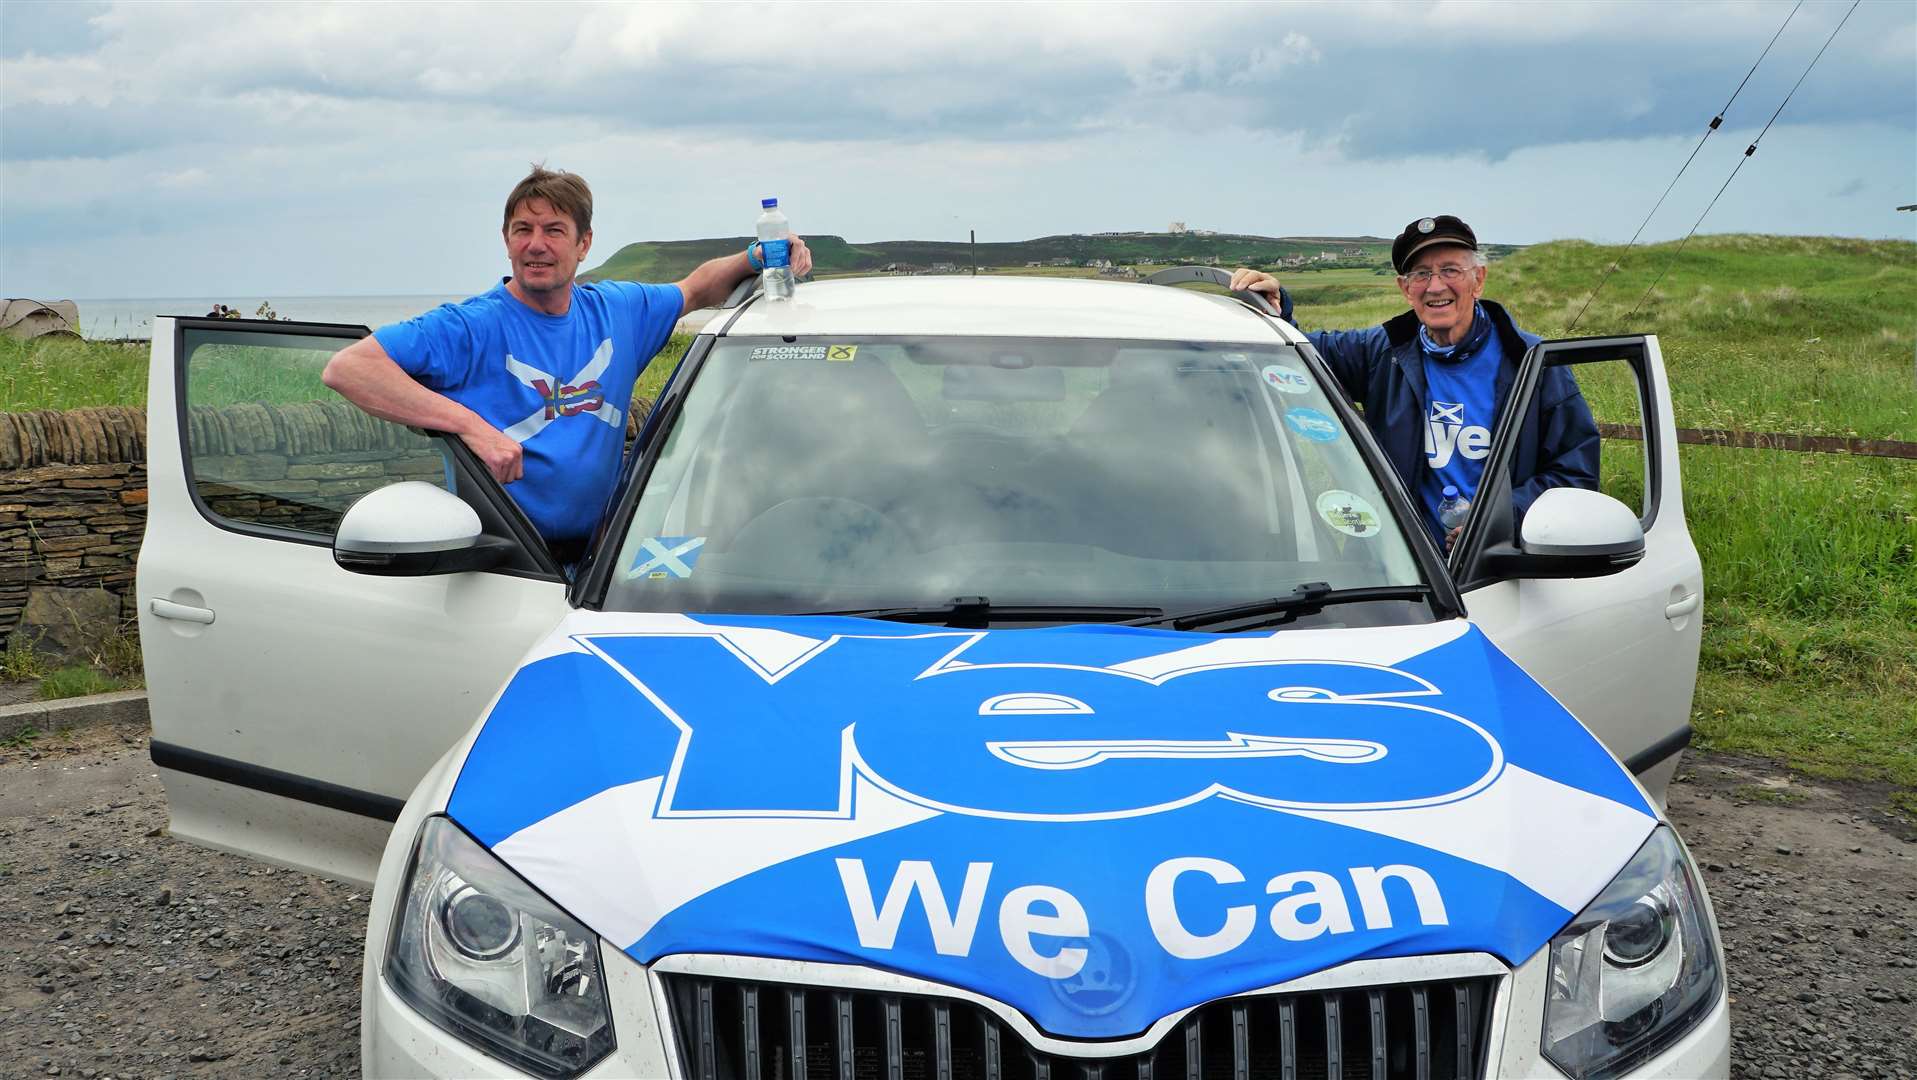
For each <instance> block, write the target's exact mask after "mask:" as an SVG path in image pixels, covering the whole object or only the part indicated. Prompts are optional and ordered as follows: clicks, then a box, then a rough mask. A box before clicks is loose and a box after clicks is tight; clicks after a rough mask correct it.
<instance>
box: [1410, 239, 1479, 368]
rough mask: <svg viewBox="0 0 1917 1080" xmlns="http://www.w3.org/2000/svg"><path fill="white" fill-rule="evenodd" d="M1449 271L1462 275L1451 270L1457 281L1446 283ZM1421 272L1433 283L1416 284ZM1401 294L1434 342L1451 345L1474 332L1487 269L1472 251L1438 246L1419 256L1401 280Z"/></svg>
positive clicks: (1453, 246) (1463, 248) (1449, 246)
mask: <svg viewBox="0 0 1917 1080" xmlns="http://www.w3.org/2000/svg"><path fill="white" fill-rule="evenodd" d="M1448 268H1456V269H1461V270H1463V273H1462V274H1457V273H1456V272H1455V270H1452V271H1451V273H1452V274H1453V275H1454V277H1455V280H1452V281H1446V280H1445V277H1446V274H1447V269H1448ZM1419 271H1429V272H1430V274H1431V278H1430V280H1429V281H1428V282H1423V283H1420V282H1419V281H1417V280H1416V278H1417V276H1418V273H1419ZM1398 290H1399V291H1400V292H1402V293H1404V298H1405V300H1406V301H1408V302H1409V303H1410V304H1411V310H1412V311H1414V312H1416V313H1417V316H1418V321H1419V322H1421V323H1423V324H1424V326H1425V329H1426V330H1429V331H1430V332H1431V340H1433V341H1435V342H1437V343H1438V344H1440V345H1450V344H1453V343H1455V342H1457V341H1458V340H1460V339H1462V338H1463V337H1464V333H1465V331H1467V330H1469V329H1470V328H1471V310H1472V305H1474V304H1476V303H1477V301H1478V297H1480V296H1483V295H1484V267H1482V266H1479V265H1477V261H1476V260H1475V259H1474V258H1473V257H1472V252H1471V249H1470V248H1466V247H1460V246H1458V245H1455V244H1439V245H1437V246H1434V247H1428V248H1426V249H1424V250H1423V251H1420V252H1418V256H1417V258H1415V259H1412V260H1411V265H1410V266H1409V267H1407V268H1406V270H1405V273H1404V274H1402V275H1400V276H1399V278H1398Z"/></svg>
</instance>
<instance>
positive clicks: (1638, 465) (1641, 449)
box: [1451, 337, 1664, 590]
mask: <svg viewBox="0 0 1917 1080" xmlns="http://www.w3.org/2000/svg"><path fill="white" fill-rule="evenodd" d="M1552 370H1564V371H1568V372H1569V373H1570V374H1571V376H1572V377H1573V378H1575V379H1576V381H1577V386H1578V390H1579V392H1580V393H1581V394H1582V395H1583V397H1584V400H1585V403H1586V404H1587V405H1588V406H1589V407H1590V409H1591V413H1592V416H1593V418H1594V419H1596V421H1597V422H1598V431H1599V440H1600V441H1599V451H1600V456H1599V466H1598V490H1600V491H1602V492H1603V493H1604V494H1606V495H1610V496H1611V497H1613V498H1615V499H1617V500H1618V501H1619V502H1622V503H1624V504H1625V505H1626V506H1629V507H1633V508H1635V509H1636V510H1637V511H1638V520H1639V523H1640V524H1641V525H1642V527H1643V529H1644V531H1645V533H1646V534H1647V535H1648V534H1649V533H1650V532H1651V529H1652V526H1653V525H1654V524H1655V522H1656V521H1657V516H1658V502H1659V492H1660V491H1661V490H1662V489H1663V478H1662V476H1661V473H1662V466H1661V465H1660V462H1662V461H1663V460H1664V453H1663V446H1662V439H1663V438H1664V432H1663V431H1662V429H1661V425H1660V420H1659V417H1658V413H1657V408H1658V407H1657V401H1658V398H1657V395H1656V393H1655V387H1654V385H1653V380H1652V378H1651V374H1650V354H1649V351H1648V349H1647V346H1646V344H1645V339H1643V338H1638V337H1628V338H1590V339H1580V340H1575V341H1553V342H1546V343H1545V344H1543V345H1540V346H1537V347H1535V348H1534V349H1533V350H1532V352H1531V354H1529V355H1527V356H1526V358H1525V361H1524V363H1523V365H1521V369H1520V371H1519V374H1518V378H1517V379H1515V380H1514V382H1513V385H1512V388H1511V396H1510V399H1509V400H1508V401H1506V402H1505V403H1504V407H1503V410H1502V412H1501V415H1523V414H1524V413H1525V412H1526V411H1527V408H1528V404H1529V401H1530V399H1531V398H1532V397H1534V396H1535V395H1539V394H1543V393H1546V392H1547V388H1548V384H1547V383H1546V382H1545V373H1546V372H1548V371H1552ZM1513 444H1514V440H1512V439H1510V438H1508V437H1507V433H1506V432H1505V431H1504V430H1503V429H1502V427H1501V428H1500V430H1499V432H1498V436H1497V441H1496V443H1495V444H1494V445H1493V447H1492V452H1491V456H1490V458H1489V459H1488V460H1487V464H1486V469H1485V483H1484V485H1483V487H1482V488H1481V489H1480V490H1479V493H1478V495H1479V497H1478V498H1477V500H1475V502H1474V504H1473V506H1472V508H1471V516H1470V518H1469V519H1468V520H1467V521H1466V523H1465V531H1464V533H1463V535H1462V536H1461V537H1460V538H1459V541H1458V544H1457V546H1456V548H1455V549H1454V550H1453V551H1452V553H1451V568H1452V575H1453V577H1454V578H1456V579H1457V581H1458V583H1459V587H1460V588H1462V589H1466V590H1470V589H1475V588H1478V587H1479V586H1482V585H1484V584H1487V583H1489V582H1491V581H1494V580H1497V575H1496V574H1495V573H1493V572H1491V571H1490V570H1489V569H1488V568H1487V563H1486V556H1487V554H1488V553H1489V552H1490V551H1491V549H1493V548H1494V547H1496V546H1499V545H1507V546H1508V545H1512V544H1515V543H1516V542H1517V535H1518V516H1517V514H1516V513H1515V512H1514V510H1513V508H1512V499H1511V490H1512V484H1511V479H1510V475H1509V470H1510V467H1511V460H1512V456H1513V452H1514V450H1515V446H1514V445H1513Z"/></svg>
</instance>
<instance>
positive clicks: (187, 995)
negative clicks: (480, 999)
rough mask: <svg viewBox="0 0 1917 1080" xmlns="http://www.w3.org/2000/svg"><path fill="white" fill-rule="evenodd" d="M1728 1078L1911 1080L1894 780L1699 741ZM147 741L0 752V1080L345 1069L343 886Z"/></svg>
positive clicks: (1914, 1048) (351, 971) (1914, 1068)
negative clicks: (170, 789)
mask: <svg viewBox="0 0 1917 1080" xmlns="http://www.w3.org/2000/svg"><path fill="white" fill-rule="evenodd" d="M1672 791H1673V794H1672V814H1673V817H1674V819H1675V820H1676V821H1677V823H1678V826H1679V828H1680V829H1681V830H1682V831H1683V834H1684V836H1685V839H1686V841H1687V842H1688V843H1689V844H1690V845H1691V850H1692V851H1693V853H1694V854H1695V855H1696V856H1697V858H1698V860H1699V861H1700V862H1701V863H1703V864H1704V866H1705V877H1706V880H1707V881H1708V882H1709V884H1710V889H1711V895H1712V898H1713V900H1714V901H1715V903H1716V905H1717V915H1718V919H1719V922H1720V924H1721V926H1722V928H1723V932H1724V938H1725V946H1726V949H1727V951H1728V954H1729V958H1730V979H1731V996H1732V1001H1733V1003H1734V1008H1735V1010H1736V1012H1735V1014H1734V1018H1733V1021H1734V1024H1735V1034H1734V1043H1733V1068H1732V1075H1733V1076H1735V1077H1738V1078H1740V1080H1746V1078H1747V1080H1785V1078H1790V1080H1796V1078H1798V1077H1822V1078H1831V1080H1837V1078H1844V1077H1852V1078H1860V1080H1861V1078H1885V1080H1888V1078H1893V1077H1900V1078H1901V1077H1911V1076H1913V1075H1917V828H1913V825H1912V823H1911V822H1909V821H1908V820H1906V819H1902V818H1898V817H1895V816H1893V815H1891V814H1889V813H1888V812H1886V810H1885V805H1886V801H1885V792H1884V791H1883V790H1882V789H1881V788H1877V787H1872V786H1869V785H1861V784H1846V785H1836V784H1822V783H1818V784H1813V783H1809V782H1806V781H1804V780H1803V779H1801V778H1792V777H1790V776H1789V775H1788V774H1786V773H1783V772H1781V771H1779V770H1777V769H1775V768H1774V767H1772V766H1769V765H1767V764H1765V763H1762V762H1756V761H1749V760H1744V759H1738V758H1731V757H1724V756H1717V755H1707V754H1701V753H1692V754H1690V755H1688V756H1687V757H1686V759H1685V769H1684V773H1683V775H1682V776H1681V777H1680V783H1679V784H1678V785H1677V786H1676V787H1674V788H1673V789H1672ZM165 826H166V809H165V803H164V796H163V792H162V790H161V787H160V782H159V780H158V778H157V777H156V776H155V775H154V771H153V768H152V765H151V763H150V762H149V761H148V760H147V750H146V732H145V731H144V730H141V729H135V728H125V729H115V728H101V729H91V730H87V731H84V732H78V733H74V734H70V735H64V736H54V737H48V738H43V739H41V740H38V741H37V742H35V743H33V744H31V745H28V746H0V925H5V926H10V927H13V928H14V929H13V930H12V932H10V933H9V934H7V935H6V936H5V938H4V940H0V1031H5V1032H6V1037H5V1039H3V1040H0V1076H7V1077H16V1076H19V1077H26V1076H69V1077H70V1076H80V1077H88V1078H96V1080H97V1078H103V1077H117V1078H121V1080H127V1078H134V1077H188V1076H195V1077H197V1076H246V1077H257V1076H294V1077H315V1078H317V1077H346V1076H357V1075H358V1073H359V962H360V939H361V936H362V934H363V933H364V931H365V926H366V905H367V898H366V897H365V896H363V895H361V894H360V890H359V889H358V888H357V887H356V886H350V885H344V884H340V883H336V882H331V881H325V880H322V879H320V878H316V877H312V876H311V875H307V874H301V873H297V872H294V871H290V870H277V869H271V868H266V867H260V866H256V865H253V864H251V863H249V862H247V861H246V860H244V859H240V858H236V857H233V856H229V855H220V854H216V853H214V852H210V851H203V850H201V849H199V848H195V847H191V846H189V845H186V844H183V843H180V842H178V841H175V840H173V839H172V838H171V837H169V836H167V835H166V832H165Z"/></svg>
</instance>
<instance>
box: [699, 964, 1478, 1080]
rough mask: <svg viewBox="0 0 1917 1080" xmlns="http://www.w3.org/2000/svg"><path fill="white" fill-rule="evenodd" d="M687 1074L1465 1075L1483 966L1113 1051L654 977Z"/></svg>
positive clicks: (1227, 1001)
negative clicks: (1056, 1045)
mask: <svg viewBox="0 0 1917 1080" xmlns="http://www.w3.org/2000/svg"><path fill="white" fill-rule="evenodd" d="M661 977H662V978H663V979H664V980H665V986H666V990H667V995H668V997H669V999H670V1001H671V1006H672V1022H673V1028H674V1031H675V1033H676V1034H677V1036H678V1045H679V1055H680V1067H681V1071H682V1073H683V1074H684V1076H685V1077H686V1078H687V1080H1171V1078H1178V1080H1264V1078H1267V1077H1268V1078H1270V1080H1338V1078H1344V1080H1363V1078H1370V1080H1399V1078H1404V1080H1478V1078H1479V1077H1481V1076H1482V1075H1483V1072H1484V1046H1485V1032H1486V1029H1487V1027H1488V1026H1489V1021H1490V1014H1491V1008H1490V1002H1491V998H1492V994H1493V991H1494V990H1495V988H1496V982H1497V981H1496V979H1495V978H1471V979H1455V980H1448V981H1444V982H1427V983H1413V984H1394V985H1391V986H1385V987H1372V988H1358V989H1345V990H1325V991H1316V992H1311V993H1302V994H1257V995H1248V996H1245V997H1235V998H1224V999H1220V1000H1218V1001H1213V1002H1209V1003H1207V1004H1205V1005H1202V1006H1200V1007H1198V1008H1197V1009H1194V1010H1193V1011H1192V1012H1190V1013H1189V1014H1187V1015H1186V1017H1185V1019H1184V1020H1183V1021H1181V1022H1180V1023H1179V1024H1178V1026H1176V1027H1174V1028H1173V1029H1172V1030H1171V1031H1170V1032H1168V1033H1166V1035H1165V1036H1164V1037H1163V1038H1161V1039H1160V1040H1159V1041H1158V1043H1157V1045H1155V1046H1153V1047H1152V1048H1151V1049H1150V1050H1147V1051H1144V1052H1142V1053H1133V1054H1126V1055H1122V1056H1118V1057H1105V1056H1096V1055H1095V1053H1093V1051H1094V1049H1095V1047H1096V1044H1090V1043H1088V1044H1086V1050H1087V1053H1085V1054H1083V1055H1080V1054H1070V1053H1067V1054H1057V1053H1044V1052H1040V1051H1038V1050H1036V1049H1034V1048H1033V1047H1031V1046H1030V1045H1028V1044H1027V1043H1026V1041H1025V1040H1024V1038H1022V1037H1021V1036H1020V1035H1019V1034H1018V1032H1016V1031H1015V1030H1013V1029H1011V1028H1009V1027H1008V1026H1007V1025H1006V1024H1004V1023H1003V1022H1002V1021H1001V1020H1000V1019H999V1017H998V1016H997V1015H995V1014H994V1013H992V1012H991V1011H990V1010H987V1009H985V1008H982V1007H980V1006H978V1005H975V1004H973V1003H971V1002H969V1001H964V1000H960V999H955V998H943V997H932V996H924V995H916V994H894V993H885V992H878V991H868V990H843V989H835V988H820V987H805V986H789V985H785V984H781V983H761V982H745V981H739V980H733V979H715V978H705V977H702V976H696V975H684V974H671V975H662V976H661Z"/></svg>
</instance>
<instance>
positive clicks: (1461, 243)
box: [1231, 214, 1598, 550]
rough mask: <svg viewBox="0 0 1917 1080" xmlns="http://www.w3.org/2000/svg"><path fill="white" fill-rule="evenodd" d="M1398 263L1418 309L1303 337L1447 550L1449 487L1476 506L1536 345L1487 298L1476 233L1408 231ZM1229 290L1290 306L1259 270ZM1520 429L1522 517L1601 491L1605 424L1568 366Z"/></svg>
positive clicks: (1448, 224)
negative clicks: (1541, 501)
mask: <svg viewBox="0 0 1917 1080" xmlns="http://www.w3.org/2000/svg"><path fill="white" fill-rule="evenodd" d="M1391 264H1392V266H1393V267H1395V268H1396V269H1397V271H1398V289H1399V291H1400V292H1402V293H1403V294H1404V298H1405V300H1406V301H1407V302H1408V303H1409V304H1410V305H1411V310H1410V311H1407V312H1405V313H1404V314H1402V315H1399V316H1397V317H1396V318H1393V319H1390V320H1388V321H1386V322H1385V323H1384V324H1383V325H1381V326H1374V327H1369V328H1366V329H1363V330H1325V331H1317V332H1314V333H1311V334H1307V335H1306V336H1307V337H1308V338H1310V339H1311V343H1312V345H1313V347H1315V348H1316V349H1317V350H1318V352H1319V354H1320V355H1321V356H1323V357H1324V359H1325V363H1326V364H1327V365H1329V366H1330V368H1331V370H1332V373H1333V374H1334V375H1336V376H1337V377H1338V382H1339V383H1340V384H1341V385H1342V386H1343V387H1344V390H1345V393H1346V394H1347V395H1349V396H1350V398H1351V400H1353V401H1355V402H1357V403H1358V404H1359V405H1362V406H1363V407H1364V411H1365V412H1364V415H1365V426H1366V427H1368V428H1370V429H1371V433H1372V435H1373V436H1374V437H1375V438H1376V439H1377V441H1378V445H1379V447H1381V448H1382V449H1383V450H1384V452H1385V456H1386V457H1388V458H1390V459H1391V463H1392V465H1394V466H1395V467H1396V468H1397V470H1398V475H1399V476H1400V477H1402V478H1403V480H1404V482H1405V486H1406V487H1407V488H1408V489H1409V490H1410V492H1411V494H1412V495H1413V496H1414V497H1415V498H1416V500H1417V502H1418V504H1419V506H1420V507H1421V509H1422V510H1423V516H1424V526H1425V529H1426V531H1427V532H1429V533H1430V534H1431V536H1432V538H1433V539H1435V540H1437V541H1438V545H1439V547H1440V548H1441V549H1446V550H1448V549H1449V548H1450V546H1451V544H1452V543H1453V542H1454V541H1455V540H1456V539H1457V534H1458V527H1455V526H1454V527H1450V528H1447V527H1446V526H1445V525H1444V524H1443V523H1442V522H1441V521H1440V519H1439V514H1438V504H1439V502H1441V501H1442V500H1443V498H1444V490H1445V488H1447V487H1455V488H1457V489H1458V492H1459V493H1460V494H1461V495H1463V496H1464V497H1465V498H1466V499H1475V498H1476V496H1477V492H1478V484H1479V481H1480V480H1482V479H1483V476H1484V459H1485V458H1486V457H1487V456H1488V455H1489V454H1490V453H1491V433H1492V432H1493V431H1496V430H1497V425H1498V423H1499V421H1500V420H1502V419H1503V418H1502V417H1501V416H1500V415H1499V409H1500V408H1501V407H1502V403H1503V401H1504V398H1505V395H1506V392H1507V391H1508V390H1509V389H1510V386H1511V377H1512V375H1513V373H1514V372H1515V371H1516V369H1517V363H1518V361H1519V360H1521V359H1523V357H1524V354H1525V351H1526V350H1528V349H1529V348H1530V347H1531V346H1532V345H1535V344H1537V342H1538V341H1539V338H1538V337H1537V336H1536V335H1534V334H1527V333H1525V332H1524V331H1522V330H1520V329H1518V326H1517V324H1516V323H1515V322H1513V321H1512V319H1511V316H1510V315H1509V314H1508V313H1507V312H1506V311H1505V310H1504V308H1503V306H1502V305H1499V304H1496V303H1493V302H1492V301H1489V300H1485V299H1482V297H1483V295H1484V278H1485V268H1484V259H1483V257H1482V256H1481V255H1480V254H1479V252H1478V238H1477V235H1476V234H1475V233H1473V232H1472V231H1471V227H1470V226H1469V225H1466V224H1465V223H1464V222H1462V221H1460V220H1458V219H1457V218H1455V217H1453V216H1451V215H1450V214H1440V215H1438V216H1437V217H1427V218H1420V219H1418V220H1417V221H1414V222H1412V223H1411V224H1409V225H1407V226H1405V228H1404V231H1403V232H1402V233H1400V234H1399V235H1398V238H1397V239H1396V240H1395V241H1393V242H1392V244H1391ZM1231 287H1232V288H1233V289H1234V290H1237V289H1252V290H1255V291H1257V292H1263V293H1267V294H1271V295H1273V296H1277V297H1279V298H1281V300H1283V299H1286V298H1284V295H1283V290H1281V289H1280V288H1279V286H1278V279H1277V278H1274V277H1272V276H1271V275H1270V274H1265V273H1260V272H1259V271H1256V270H1243V269H1241V270H1238V271H1236V272H1234V273H1233V274H1232V276H1231ZM1522 422H1523V425H1524V426H1523V427H1522V428H1521V429H1520V430H1519V441H1518V445H1517V447H1516V453H1514V454H1513V456H1512V459H1511V498H1512V503H1513V509H1514V510H1515V511H1516V514H1517V517H1518V518H1519V520H1522V519H1523V517H1524V513H1525V511H1527V510H1529V509H1530V508H1531V504H1532V503H1533V502H1536V501H1537V498H1538V496H1539V495H1541V494H1543V493H1544V492H1545V491H1546V490H1548V489H1550V488H1554V487H1580V488H1589V489H1592V490H1596V488H1597V486H1598V431H1597V424H1596V422H1595V421H1593V420H1592V418H1591V410H1590V408H1589V407H1587V406H1586V405H1585V403H1584V396H1583V394H1582V393H1580V392H1579V391H1578V384H1577V380H1576V379H1574V378H1572V377H1571V372H1570V369H1569V368H1563V367H1553V368H1546V369H1545V371H1544V373H1543V375H1542V377H1541V378H1540V380H1539V385H1538V392H1537V394H1536V395H1534V396H1533V398H1532V400H1531V403H1530V406H1529V408H1527V409H1526V411H1525V415H1524V417H1523V418H1522Z"/></svg>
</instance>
